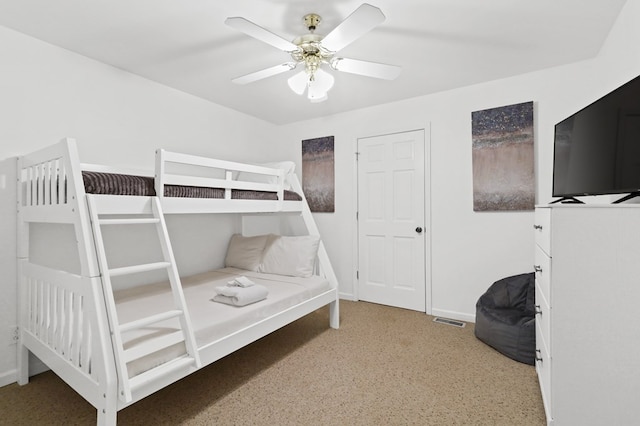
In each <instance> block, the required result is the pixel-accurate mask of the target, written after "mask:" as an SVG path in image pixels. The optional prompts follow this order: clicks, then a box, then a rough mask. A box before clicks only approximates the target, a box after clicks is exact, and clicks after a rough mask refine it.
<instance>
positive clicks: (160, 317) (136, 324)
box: [120, 310, 182, 333]
mask: <svg viewBox="0 0 640 426" xmlns="http://www.w3.org/2000/svg"><path fill="white" fill-rule="evenodd" d="M178 315H182V311H180V310H172V311H167V312H162V313H160V314H156V315H152V316H150V317H144V318H140V319H137V320H134V321H131V322H127V323H124V324H120V333H125V332H127V331H131V330H135V329H137V328H142V327H146V326H148V325H151V324H155V323H157V322H160V321H164V320H168V319H171V318H175V317H177V316H178Z"/></svg>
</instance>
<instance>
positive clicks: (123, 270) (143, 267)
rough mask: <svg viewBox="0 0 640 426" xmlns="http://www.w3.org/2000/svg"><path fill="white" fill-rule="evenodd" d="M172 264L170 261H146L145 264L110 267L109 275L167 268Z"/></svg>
mask: <svg viewBox="0 0 640 426" xmlns="http://www.w3.org/2000/svg"><path fill="white" fill-rule="evenodd" d="M169 266H171V263H169V262H155V263H145V264H143V265H134V266H123V267H122V268H114V269H109V275H111V276H112V277H117V276H119V275H128V274H136V273H138V272H148V271H155V270H156V269H165V268H168V267H169Z"/></svg>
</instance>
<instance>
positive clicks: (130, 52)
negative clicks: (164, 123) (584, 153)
mask: <svg viewBox="0 0 640 426" xmlns="http://www.w3.org/2000/svg"><path fill="white" fill-rule="evenodd" d="M368 1H369V3H370V4H372V5H374V6H377V7H379V8H380V9H382V11H383V12H384V14H385V15H386V17H387V19H386V21H385V22H383V23H382V24H381V25H379V26H378V27H376V28H374V29H373V30H372V31H371V32H369V33H368V34H366V35H364V36H363V37H362V38H360V39H358V40H357V41H355V42H354V43H352V44H351V45H349V46H347V47H346V48H345V49H344V50H342V51H341V52H340V56H344V57H349V58H353V59H361V60H367V61H373V62H382V63H389V64H394V65H399V66H401V67H402V68H403V70H402V73H401V75H400V77H398V78H397V79H396V80H394V81H385V80H378V79H373V78H369V77H363V76H356V75H352V74H345V73H338V72H335V71H332V72H333V74H334V75H335V79H336V84H335V86H334V88H333V89H332V90H331V91H330V92H329V99H328V100H327V101H325V102H322V103H310V102H309V101H308V100H307V99H306V97H304V96H298V95H296V94H294V93H293V92H292V91H291V90H290V89H289V88H288V86H287V81H286V80H287V78H288V77H289V76H290V75H291V74H289V73H285V74H281V75H278V76H274V77H270V78H268V79H265V80H262V81H258V82H255V83H251V84H249V85H245V86H240V85H236V84H234V83H232V82H231V79H232V78H234V77H237V76H240V75H244V74H248V73H250V72H253V71H257V70H260V69H263V68H267V67H270V66H273V65H277V64H280V63H283V62H286V61H288V60H289V56H288V55H287V54H286V53H284V52H282V51H279V50H277V49H276V48H274V47H272V46H270V45H267V44H264V43H262V42H259V41H257V40H254V39H252V38H250V37H249V36H247V35H244V34H242V33H239V32H238V31H236V30H234V29H232V28H230V27H228V26H226V25H225V24H224V20H225V19H226V18H227V17H230V16H242V17H245V18H247V19H249V20H251V21H253V22H255V23H256V24H258V25H260V26H263V27H265V28H267V29H269V30H271V31H272V32H274V33H276V34H278V35H280V36H282V37H284V38H285V39H288V40H293V39H294V38H295V37H296V36H298V35H301V34H304V33H306V32H307V30H306V28H305V27H304V25H303V23H302V17H303V16H304V15H305V14H307V13H311V12H314V13H317V14H319V15H320V16H322V18H323V22H322V23H321V24H320V26H319V28H318V30H317V31H316V32H317V33H318V34H328V33H329V32H330V31H331V30H332V29H333V28H334V27H335V26H337V25H338V24H339V23H340V22H341V21H342V20H343V19H344V18H346V17H347V16H348V15H349V14H350V13H351V12H352V11H353V10H355V9H356V8H357V7H358V6H359V5H360V4H361V3H362V2H363V1H362V0H313V1H312V0H227V1H223V0H111V1H107V0H0V25H4V26H6V27H9V28H12V29H15V30H17V31H20V32H23V33H25V34H28V35H31V36H33V37H36V38H38V39H41V40H44V41H46V42H49V43H51V44H54V45H57V46H60V47H63V48H65V49H68V50H71V51H74V52H77V53H79V54H81V55H84V56H87V57H90V58H93V59H96V60H98V61H101V62H104V63H107V64H110V65H113V66H115V67H117V68H121V69H123V70H127V71H130V72H132V73H134V74H138V75H140V76H142V77H145V78H148V79H150V80H154V81H157V82H159V83H162V84H164V85H167V86H170V87H173V88H175V89H178V90H181V91H184V92H187V93H190V94H193V95H195V96H198V97H201V98H204V99H207V100H210V101H212V102H215V103H217V104H220V105H224V106H227V107H229V108H233V109H235V110H237V111H241V112H244V113H246V114H250V115H253V116H255V117H258V118H261V119H264V120H266V121H269V122H272V123H275V124H285V123H291V122H295V121H300V120H306V119H310V118H315V117H320V116H326V115H330V114H334V113H339V112H344V111H348V110H353V109H358V108H363V107H367V106H371V105H376V104H382V103H387V102H393V101H397V100H401V99H406V98H411V97H415V96H421V95H426V94H430V93H435V92H439V91H443V90H448V89H452V88H456V87H462V86H466V85H470V84H475V83H479V82H483V81H490V80H495V79H499V78H504V77H508V76H512V75H517V74H522V73H526V72H529V71H535V70H539V69H543V68H548V67H552V66H556V65H561V64H566V63H570V62H575V61H579V60H583V59H588V58H591V57H593V56H595V55H596V54H597V53H598V50H599V49H600V47H601V46H602V43H603V41H604V40H605V38H606V36H607V34H608V33H609V30H610V29H611V26H612V25H613V23H614V21H615V19H616V17H617V16H618V14H619V12H620V10H621V8H622V6H623V5H624V3H625V1H626V0H368ZM293 72H297V71H293Z"/></svg>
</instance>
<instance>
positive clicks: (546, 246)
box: [533, 207, 552, 256]
mask: <svg viewBox="0 0 640 426" xmlns="http://www.w3.org/2000/svg"><path fill="white" fill-rule="evenodd" d="M533 228H534V232H535V236H536V237H535V240H536V244H537V245H538V246H539V247H540V248H541V249H542V250H543V251H544V252H545V253H547V255H549V256H552V254H551V209H550V208H540V207H538V208H536V210H535V214H534V222H533Z"/></svg>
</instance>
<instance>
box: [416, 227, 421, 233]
mask: <svg viewBox="0 0 640 426" xmlns="http://www.w3.org/2000/svg"><path fill="white" fill-rule="evenodd" d="M416 232H417V233H418V234H422V228H421V227H419V226H418V227H417V228H416Z"/></svg>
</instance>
